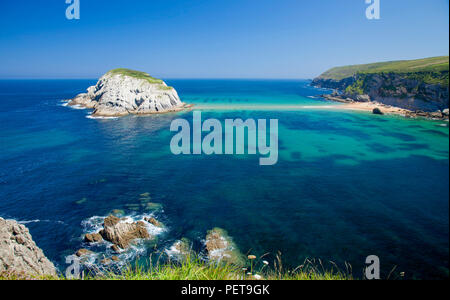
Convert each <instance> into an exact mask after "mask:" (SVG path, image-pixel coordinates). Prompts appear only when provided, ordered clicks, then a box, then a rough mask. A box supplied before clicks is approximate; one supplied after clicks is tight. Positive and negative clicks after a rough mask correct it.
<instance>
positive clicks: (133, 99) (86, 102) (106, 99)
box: [68, 69, 185, 117]
mask: <svg viewBox="0 0 450 300" xmlns="http://www.w3.org/2000/svg"><path fill="white" fill-rule="evenodd" d="M68 105H69V106H74V105H77V106H81V107H85V108H91V109H94V111H93V113H92V115H93V116H103V117H112V116H125V115H128V114H152V113H164V112H170V111H179V110H182V109H183V108H184V107H185V104H184V103H183V102H181V100H180V98H179V97H178V94H177V92H176V90H175V89H174V88H172V87H169V86H167V85H166V83H164V82H163V81H162V80H159V79H155V78H153V77H151V76H150V75H148V74H147V73H143V72H138V71H132V70H128V69H116V70H112V71H110V72H108V73H106V74H105V75H103V76H102V77H101V78H100V79H99V81H98V82H97V84H96V85H94V86H91V87H89V88H88V89H87V93H83V94H79V95H78V96H76V97H75V98H73V99H71V100H70V101H69V102H68Z"/></svg>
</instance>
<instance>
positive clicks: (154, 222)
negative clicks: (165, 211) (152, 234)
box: [144, 217, 163, 227]
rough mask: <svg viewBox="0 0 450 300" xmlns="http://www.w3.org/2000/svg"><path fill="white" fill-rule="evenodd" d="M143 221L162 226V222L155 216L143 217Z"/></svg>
mask: <svg viewBox="0 0 450 300" xmlns="http://www.w3.org/2000/svg"><path fill="white" fill-rule="evenodd" d="M144 220H145V221H147V222H149V223H150V224H152V225H154V226H156V227H163V224H162V223H161V222H159V221H158V220H156V219H155V218H153V217H151V218H144Z"/></svg>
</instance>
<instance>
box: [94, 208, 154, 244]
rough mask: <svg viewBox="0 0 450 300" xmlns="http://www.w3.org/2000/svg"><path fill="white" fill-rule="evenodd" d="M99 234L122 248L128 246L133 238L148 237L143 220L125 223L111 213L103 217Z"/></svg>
mask: <svg viewBox="0 0 450 300" xmlns="http://www.w3.org/2000/svg"><path fill="white" fill-rule="evenodd" d="M100 234H101V236H102V237H103V238H104V239H105V240H107V241H109V242H111V243H113V244H114V245H117V246H118V247H120V248H122V249H126V248H128V246H129V245H130V243H131V242H132V241H133V240H135V239H148V238H150V234H149V233H148V231H147V228H146V226H145V224H144V222H142V221H139V222H134V223H127V222H123V221H122V220H121V219H120V218H118V217H115V216H112V215H111V216H109V217H107V218H106V219H105V221H104V223H103V229H102V230H101V231H100Z"/></svg>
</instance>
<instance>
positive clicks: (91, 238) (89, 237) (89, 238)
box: [84, 233, 103, 243]
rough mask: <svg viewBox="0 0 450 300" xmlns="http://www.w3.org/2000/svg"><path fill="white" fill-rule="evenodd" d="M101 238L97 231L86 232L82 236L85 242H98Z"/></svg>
mask: <svg viewBox="0 0 450 300" xmlns="http://www.w3.org/2000/svg"><path fill="white" fill-rule="evenodd" d="M102 240H103V238H102V236H101V235H100V234H99V233H88V234H86V235H85V236H84V241H85V242H86V243H98V242H101V241H102Z"/></svg>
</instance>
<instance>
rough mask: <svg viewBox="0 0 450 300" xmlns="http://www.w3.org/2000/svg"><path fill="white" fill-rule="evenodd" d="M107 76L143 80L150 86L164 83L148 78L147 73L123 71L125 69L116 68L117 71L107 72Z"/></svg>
mask: <svg viewBox="0 0 450 300" xmlns="http://www.w3.org/2000/svg"><path fill="white" fill-rule="evenodd" d="M108 74H111V75H124V76H129V77H133V78H136V79H144V80H147V81H148V82H149V83H151V84H163V83H164V81H162V80H161V79H157V78H154V77H152V76H150V75H149V74H148V73H145V72H140V71H135V70H130V69H125V68H118V69H114V70H111V71H109V72H108Z"/></svg>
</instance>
